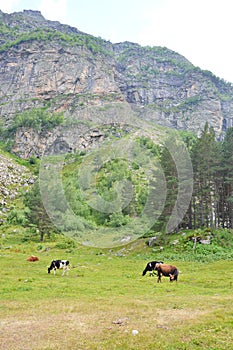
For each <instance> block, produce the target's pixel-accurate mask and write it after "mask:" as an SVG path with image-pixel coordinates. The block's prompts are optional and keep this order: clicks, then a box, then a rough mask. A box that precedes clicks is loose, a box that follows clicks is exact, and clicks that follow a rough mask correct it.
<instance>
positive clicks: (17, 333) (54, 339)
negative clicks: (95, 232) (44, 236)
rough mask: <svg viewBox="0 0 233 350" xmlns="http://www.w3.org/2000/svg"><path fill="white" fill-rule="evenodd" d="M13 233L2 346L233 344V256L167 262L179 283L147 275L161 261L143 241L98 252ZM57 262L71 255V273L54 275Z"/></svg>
mask: <svg viewBox="0 0 233 350" xmlns="http://www.w3.org/2000/svg"><path fill="white" fill-rule="evenodd" d="M13 237H14V236H13V235H12V237H10V238H9V240H7V238H1V249H0V263H1V284H0V321H1V327H0V349H1V350H13V349H14V350H18V349H20V350H27V349H30V350H45V349H46V350H55V349H56V350H58V349H61V350H71V349H72V350H76V349H77V350H79V349H80V350H81V349H82V350H89V349H90V350H97V349H98V350H100V349H101V350H109V349H111V350H113V349H117V350H121V349H122V350H128V349H134V350H136V349H138V350H156V349H159V350H162V349H164V350H165V349H166V350H178V349H187V350H189V349H190V350H194V349H215V350H221V349H222V350H226V349H227V350H230V349H233V283H232V282H233V261H232V260H229V261H224V260H219V261H215V262H208V263H205V262H197V261H195V262H194V261H193V262H192V261H191V262H187V261H184V260H183V259H182V260H179V259H176V260H166V262H167V263H172V264H175V265H176V266H177V267H178V268H179V270H180V272H181V273H180V275H179V280H178V283H170V282H169V279H168V278H166V277H163V278H162V283H161V284H159V283H157V278H156V277H150V276H149V275H146V276H144V277H142V270H143V269H144V267H145V265H146V263H147V262H148V261H150V260H153V259H154V260H156V259H160V258H162V257H161V256H158V254H155V253H153V251H152V250H151V249H150V248H148V247H147V246H146V245H145V243H144V241H143V240H139V241H136V242H134V243H131V245H128V246H125V247H119V248H114V249H97V248H90V247H83V246H79V245H78V244H76V245H72V244H71V242H70V241H69V242H68V243H67V242H66V243H64V242H65V241H64V240H60V241H59V240H58V241H55V242H52V241H51V242H45V243H38V242H25V243H20V242H19V241H17V239H15V240H14V238H13ZM32 254H33V255H36V256H38V257H39V261H37V262H28V261H26V259H27V257H28V256H30V255H32ZM52 259H68V260H70V263H71V268H70V271H69V276H68V277H66V276H63V277H62V276H61V271H58V272H57V275H56V276H54V274H53V272H52V273H51V274H50V275H49V274H48V273H47V266H48V265H49V264H50V262H51V260H52ZM133 330H137V331H138V334H136V335H134V334H133V332H132V331H133Z"/></svg>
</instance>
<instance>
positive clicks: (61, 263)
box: [48, 260, 69, 276]
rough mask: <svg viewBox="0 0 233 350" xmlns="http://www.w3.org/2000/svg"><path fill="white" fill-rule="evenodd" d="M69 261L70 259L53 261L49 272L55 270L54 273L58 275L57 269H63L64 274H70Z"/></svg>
mask: <svg viewBox="0 0 233 350" xmlns="http://www.w3.org/2000/svg"><path fill="white" fill-rule="evenodd" d="M68 265H69V261H68V260H53V261H52V262H51V265H50V266H49V268H48V273H50V271H51V270H53V271H54V275H56V270H60V269H62V270H63V273H62V276H63V275H64V273H66V274H67V275H68V272H69V266H68Z"/></svg>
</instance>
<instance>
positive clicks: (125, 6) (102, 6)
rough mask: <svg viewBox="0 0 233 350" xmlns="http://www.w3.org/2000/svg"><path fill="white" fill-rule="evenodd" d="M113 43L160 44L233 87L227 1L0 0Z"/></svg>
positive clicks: (232, 28)
mask: <svg viewBox="0 0 233 350" xmlns="http://www.w3.org/2000/svg"><path fill="white" fill-rule="evenodd" d="M0 9H1V11H3V12H6V13H12V12H18V11H23V10H24V9H27V10H28V9H31V10H39V11H41V13H42V15H43V16H44V17H45V18H46V19H49V20H53V21H59V22H61V23H63V24H68V25H71V26H73V27H76V28H78V29H79V30H81V31H83V32H85V33H88V34H92V35H94V36H99V37H101V38H103V39H105V40H109V41H111V42H112V43H117V42H123V41H131V42H134V43H138V44H140V45H142V46H146V45H149V46H163V47H167V48H169V49H171V50H173V51H176V52H178V53H179V54H181V55H183V56H184V57H185V58H187V59H188V60H189V61H190V62H191V63H192V64H194V65H195V66H198V67H200V68H201V69H206V70H209V71H211V72H212V73H213V74H215V75H216V76H218V77H219V78H222V79H224V80H225V81H227V82H231V83H233V38H232V36H233V18H232V17H233V1H232V0H221V1H220V0H0Z"/></svg>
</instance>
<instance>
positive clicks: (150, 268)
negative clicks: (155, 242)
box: [142, 261, 163, 276]
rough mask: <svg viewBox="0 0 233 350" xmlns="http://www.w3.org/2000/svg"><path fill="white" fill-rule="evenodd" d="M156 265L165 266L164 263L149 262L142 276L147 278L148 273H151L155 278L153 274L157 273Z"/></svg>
mask: <svg viewBox="0 0 233 350" xmlns="http://www.w3.org/2000/svg"><path fill="white" fill-rule="evenodd" d="M156 264H163V262H162V261H151V262H148V264H147V265H146V267H145V269H144V270H143V272H142V276H145V274H146V273H147V271H149V274H150V276H153V274H154V273H155V267H156Z"/></svg>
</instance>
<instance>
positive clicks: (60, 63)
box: [0, 10, 233, 158]
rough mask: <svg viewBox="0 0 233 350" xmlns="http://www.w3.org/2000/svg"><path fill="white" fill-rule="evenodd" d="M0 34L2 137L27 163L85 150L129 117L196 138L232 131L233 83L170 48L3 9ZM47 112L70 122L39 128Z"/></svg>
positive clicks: (0, 114)
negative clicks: (205, 132)
mask: <svg viewBox="0 0 233 350" xmlns="http://www.w3.org/2000/svg"><path fill="white" fill-rule="evenodd" d="M0 32H1V38H0V60H1V71H0V117H1V124H2V127H1V135H2V138H3V139H4V138H5V139H6V138H8V141H9V139H10V141H11V143H10V146H11V149H12V151H13V152H15V153H16V154H18V155H20V156H21V157H23V158H28V157H31V156H32V155H35V156H38V157H40V156H41V155H43V154H44V153H50V154H53V153H58V152H60V151H64V152H66V151H75V150H77V149H86V148H88V147H90V145H95V144H96V143H98V142H99V141H100V140H101V139H103V138H104V137H105V135H106V129H108V128H107V127H106V124H107V125H111V127H112V126H113V125H115V124H118V125H119V126H118V127H115V129H114V130H113V131H112V132H113V134H116V133H117V132H119V130H120V129H121V124H122V123H124V124H127V123H129V124H130V123H131V121H130V120H131V119H129V120H128V116H129V115H130V116H131V115H132V116H133V117H136V118H138V120H140V121H142V122H143V123H153V124H155V125H157V124H159V125H162V126H167V127H171V128H175V129H178V130H189V131H191V132H194V133H196V134H199V133H200V131H201V130H202V129H203V128H204V125H205V124H206V122H208V124H209V126H212V127H213V128H214V130H215V132H216V135H217V137H218V138H222V137H223V135H224V132H225V131H226V129H227V128H228V127H231V126H233V86H232V84H230V83H227V82H225V81H224V80H223V79H220V78H218V77H216V76H214V75H213V74H212V73H211V72H209V71H203V70H201V69H200V68H198V67H195V66H194V65H192V64H191V63H190V62H189V61H188V60H187V59H186V58H185V57H183V56H181V55H179V54H178V53H176V52H174V51H171V50H169V49H168V48H165V47H149V46H147V47H142V46H140V45H138V44H136V43H131V42H123V43H117V44H112V43H111V42H109V41H105V40H103V39H101V38H97V37H95V36H92V35H89V34H86V33H83V32H81V31H79V30H78V29H76V28H73V27H70V26H68V25H64V24H61V23H59V22H56V21H48V20H46V19H45V18H44V17H43V16H42V15H41V13H40V12H39V11H32V10H24V11H23V12H17V13H12V14H6V13H3V12H1V11H0ZM43 113H47V114H48V115H49V116H51V118H54V116H58V115H62V116H63V118H64V120H63V121H62V122H61V120H60V122H58V123H57V124H56V123H54V122H53V123H50V127H48V120H47V119H46V118H45V119H44V120H47V124H46V122H44V124H43V125H42V124H41V122H40V123H39V127H38V124H37V127H35V120H34V124H33V122H32V120H31V119H30V115H31V116H32V115H34V116H36V117H35V118H38V120H39V121H41V115H44V114H43ZM55 119H56V118H55ZM49 121H50V119H49ZM53 121H54V119H53Z"/></svg>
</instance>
